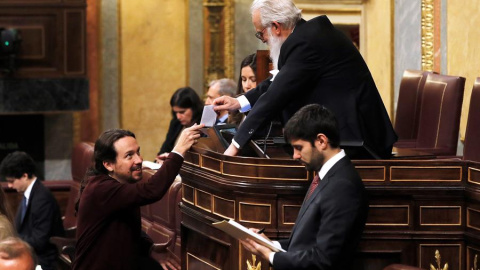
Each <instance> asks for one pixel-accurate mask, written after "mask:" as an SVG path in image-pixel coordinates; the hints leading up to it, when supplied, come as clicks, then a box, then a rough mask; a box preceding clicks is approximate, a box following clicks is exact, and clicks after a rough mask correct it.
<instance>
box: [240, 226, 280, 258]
mask: <svg viewBox="0 0 480 270" xmlns="http://www.w3.org/2000/svg"><path fill="white" fill-rule="evenodd" d="M250 230H251V231H253V232H255V233H257V232H258V229H253V228H250ZM260 235H261V236H262V237H263V238H265V239H267V240H269V241H270V239H268V237H267V236H266V235H265V234H263V233H262V234H260ZM240 243H242V245H243V247H244V248H245V249H246V250H248V251H250V252H251V253H253V254H255V255H257V256H260V257H262V258H263V259H265V260H267V261H269V256H270V253H271V252H273V251H272V250H270V249H269V248H267V247H266V246H262V245H260V244H258V243H257V242H255V241H253V240H251V239H249V238H247V239H245V240H240Z"/></svg>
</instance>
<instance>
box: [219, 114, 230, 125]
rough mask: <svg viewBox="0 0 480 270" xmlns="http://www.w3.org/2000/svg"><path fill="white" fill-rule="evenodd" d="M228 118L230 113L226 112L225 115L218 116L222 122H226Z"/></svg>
mask: <svg viewBox="0 0 480 270" xmlns="http://www.w3.org/2000/svg"><path fill="white" fill-rule="evenodd" d="M227 118H228V113H226V114H225V115H224V116H222V117H220V118H218V121H220V123H225V122H226V120H227Z"/></svg>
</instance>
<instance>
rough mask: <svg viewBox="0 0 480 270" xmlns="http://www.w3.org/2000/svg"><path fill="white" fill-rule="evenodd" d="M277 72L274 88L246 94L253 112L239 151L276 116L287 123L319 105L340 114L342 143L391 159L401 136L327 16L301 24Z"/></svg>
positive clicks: (351, 47)
mask: <svg viewBox="0 0 480 270" xmlns="http://www.w3.org/2000/svg"><path fill="white" fill-rule="evenodd" d="M278 66H279V70H280V72H279V73H278V74H277V75H276V77H275V79H274V81H273V82H272V83H271V85H270V86H269V85H268V84H269V82H268V80H267V81H265V82H262V83H261V84H259V86H258V87H257V88H255V89H252V90H251V91H249V92H247V93H246V94H245V97H247V99H248V100H249V102H250V104H251V105H252V110H251V111H250V112H249V115H248V117H247V118H246V119H245V121H244V122H243V123H242V125H240V127H239V130H238V132H237V135H236V136H235V137H234V139H235V141H236V142H237V143H238V144H239V145H240V147H243V146H244V145H245V144H247V142H248V140H250V138H251V137H252V136H253V135H254V134H255V132H256V131H257V130H258V128H259V127H260V126H261V125H262V123H264V122H266V121H268V120H270V119H272V118H273V117H274V116H276V115H281V117H282V120H283V122H284V123H286V121H287V120H288V119H290V117H291V116H292V115H293V114H294V113H295V112H297V111H298V110H299V109H300V108H301V107H303V106H305V105H307V104H312V103H318V104H322V105H324V106H325V107H327V108H329V109H330V110H332V111H333V112H334V113H335V115H336V117H337V119H338V122H339V129H340V137H341V140H342V141H364V143H365V144H366V145H367V146H369V147H370V148H371V149H372V150H373V151H374V152H375V153H377V154H378V155H379V156H381V157H384V158H388V157H390V156H391V148H392V146H393V143H394V142H395V141H396V140H397V136H396V134H395V132H394V130H393V126H392V124H391V122H390V119H389V117H388V114H387V111H386V110H385V106H384V104H383V102H382V99H381V97H380V94H379V93H378V90H377V88H376V86H375V82H374V81H373V78H372V76H371V74H370V71H369V70H368V67H367V65H366V64H365V61H364V60H363V58H362V56H361V55H360V53H359V51H358V50H357V48H355V46H354V45H353V44H352V42H351V41H350V40H349V39H348V38H347V37H346V36H345V35H343V34H342V33H341V32H340V31H339V30H337V29H336V28H334V27H333V25H332V24H331V23H330V21H329V20H328V18H327V17H326V16H320V17H316V18H314V19H312V20H310V21H308V22H306V21H304V20H301V21H300V22H298V23H297V25H296V27H295V29H294V31H293V33H292V34H290V36H289V37H288V38H287V39H286V41H285V42H284V43H283V45H282V48H281V50H280V58H279V64H278Z"/></svg>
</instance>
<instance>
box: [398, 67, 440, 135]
mask: <svg viewBox="0 0 480 270" xmlns="http://www.w3.org/2000/svg"><path fill="white" fill-rule="evenodd" d="M430 73H431V72H428V71H420V70H409V69H407V70H405V71H404V72H403V77H402V80H401V82H400V88H399V93H398V102H397V110H396V113H395V132H396V133H397V135H398V139H399V141H400V140H415V139H416V138H417V133H418V123H419V116H420V106H421V102H422V93H423V86H424V85H425V81H426V80H427V75H428V74H430Z"/></svg>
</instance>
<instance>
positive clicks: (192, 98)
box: [155, 86, 203, 163]
mask: <svg viewBox="0 0 480 270" xmlns="http://www.w3.org/2000/svg"><path fill="white" fill-rule="evenodd" d="M170 106H171V107H172V120H171V121H170V126H169V127H168V132H167V137H166V138H165V141H164V142H163V144H162V147H161V148H160V151H158V153H157V157H156V158H155V162H157V163H161V162H162V160H163V159H164V157H166V156H167V155H168V153H169V152H171V151H172V149H173V146H175V141H176V140H177V138H178V135H179V134H180V133H181V132H182V130H183V129H184V128H186V127H190V126H192V125H193V124H195V123H200V119H201V117H202V111H203V102H202V100H201V99H200V97H199V96H198V95H197V93H196V92H195V90H193V89H192V88H190V87H188V86H187V87H182V88H179V89H177V91H175V93H173V96H172V98H171V99H170Z"/></svg>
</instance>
